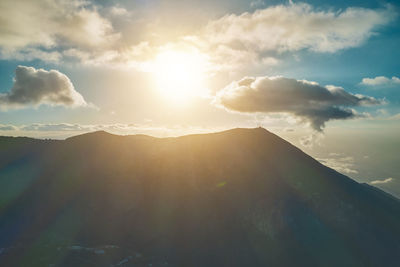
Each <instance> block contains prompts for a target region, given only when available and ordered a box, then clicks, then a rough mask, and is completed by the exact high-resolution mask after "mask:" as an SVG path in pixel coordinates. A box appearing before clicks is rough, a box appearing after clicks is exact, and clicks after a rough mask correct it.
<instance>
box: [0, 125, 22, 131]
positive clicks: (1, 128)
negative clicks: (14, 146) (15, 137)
mask: <svg viewBox="0 0 400 267" xmlns="http://www.w3.org/2000/svg"><path fill="white" fill-rule="evenodd" d="M16 130H18V127H16V126H14V125H5V124H0V131H16Z"/></svg>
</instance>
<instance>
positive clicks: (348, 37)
mask: <svg viewBox="0 0 400 267" xmlns="http://www.w3.org/2000/svg"><path fill="white" fill-rule="evenodd" d="M394 17H395V12H394V10H393V9H392V7H390V6H387V7H386V8H383V9H376V10H372V9H366V8H356V7H350V8H347V9H345V10H342V11H336V12H335V11H332V10H327V11H323V10H320V9H315V8H314V7H312V6H311V5H309V4H305V3H291V4H289V5H278V6H273V7H268V8H265V9H260V10H256V11H255V12H254V13H248V12H245V13H243V14H241V15H235V14H231V15H226V16H224V17H222V18H220V19H218V20H215V21H212V22H210V23H209V24H208V25H207V27H206V35H207V36H208V39H209V40H210V41H211V42H212V43H215V44H225V45H227V46H229V47H235V48H237V49H251V50H258V51H266V50H276V51H297V50H300V49H310V50H313V51H317V52H335V51H338V50H341V49H345V48H351V47H356V46H359V45H361V44H362V43H363V42H364V41H365V40H367V39H368V38H369V37H370V36H371V35H373V34H374V30H375V29H376V28H377V27H379V26H382V25H385V24H388V23H389V22H390V21H391V20H392V19H393V18H394Z"/></svg>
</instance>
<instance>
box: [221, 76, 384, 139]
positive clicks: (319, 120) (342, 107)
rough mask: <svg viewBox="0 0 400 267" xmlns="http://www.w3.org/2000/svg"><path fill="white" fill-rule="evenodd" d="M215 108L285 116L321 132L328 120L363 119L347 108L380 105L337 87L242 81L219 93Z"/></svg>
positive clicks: (284, 81) (283, 80) (268, 79)
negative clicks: (301, 120) (305, 123)
mask: <svg viewBox="0 0 400 267" xmlns="http://www.w3.org/2000/svg"><path fill="white" fill-rule="evenodd" d="M214 102H215V104H217V105H219V106H222V107H224V108H226V109H228V110H231V111H236V112H243V113H258V112H260V113H288V114H291V115H294V116H296V117H299V118H301V119H303V120H306V121H308V122H309V123H310V124H311V127H312V128H313V129H315V130H317V131H322V130H323V128H324V127H325V123H326V122H327V121H329V120H343V119H351V118H356V117H360V116H363V115H361V114H358V113H357V112H356V111H354V110H353V109H350V108H349V107H355V106H368V105H378V104H383V101H381V100H378V99H375V98H373V97H369V96H364V95H358V94H357V95H355V94H351V93H349V92H346V91H345V90H344V89H343V88H341V87H336V86H321V85H319V84H318V83H316V82H310V81H306V80H295V79H290V78H284V77H279V76H278V77H268V76H264V77H256V78H254V77H245V78H243V79H241V80H239V81H234V82H232V83H231V84H229V85H228V86H226V87H225V88H224V89H222V90H220V91H219V92H218V93H217V95H216V97H215V100H214Z"/></svg>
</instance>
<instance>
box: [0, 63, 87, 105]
mask: <svg viewBox="0 0 400 267" xmlns="http://www.w3.org/2000/svg"><path fill="white" fill-rule="evenodd" d="M41 104H48V105H61V106H67V107H77V106H86V105H87V103H86V101H85V100H84V99H83V97H82V95H81V94H79V93H78V92H77V91H75V89H74V86H73V85H72V83H71V81H70V79H69V78H68V77H67V76H66V75H65V74H63V73H61V72H59V71H57V70H50V71H46V70H43V69H35V68H33V67H26V66H18V67H17V69H16V70H15V78H14V85H13V87H12V88H11V90H10V91H9V92H7V93H4V94H0V108H2V109H8V108H23V107H26V106H38V105H41Z"/></svg>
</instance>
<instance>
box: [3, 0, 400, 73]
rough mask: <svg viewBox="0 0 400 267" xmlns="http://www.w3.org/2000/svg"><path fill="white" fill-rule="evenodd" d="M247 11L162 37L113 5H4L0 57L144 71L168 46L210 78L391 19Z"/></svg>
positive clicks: (279, 9)
mask: <svg viewBox="0 0 400 267" xmlns="http://www.w3.org/2000/svg"><path fill="white" fill-rule="evenodd" d="M250 5H251V6H252V8H253V9H254V8H256V7H257V8H261V9H259V10H256V11H254V12H251V13H249V12H245V13H243V14H239V15H236V14H228V15H226V16H223V17H221V18H219V19H215V20H212V21H210V22H209V23H208V24H203V25H200V26H199V25H197V24H196V28H195V29H192V31H191V33H192V35H190V36H187V35H186V34H187V32H188V31H186V32H181V34H179V32H177V33H176V34H174V35H173V37H167V36H168V35H167V36H166V34H165V32H162V27H160V25H159V24H157V23H154V22H150V21H148V18H147V17H146V16H145V17H138V18H135V19H133V16H131V15H132V14H131V11H129V10H126V9H125V8H124V7H122V6H120V5H118V4H117V5H114V6H108V7H106V6H104V5H103V6H101V5H95V4H93V2H91V1H85V0H37V1H30V0H20V1H14V0H3V1H0V21H1V22H5V23H1V26H0V58H2V59H13V58H15V59H18V60H33V59H41V60H44V61H49V62H69V61H79V62H81V63H84V64H88V65H97V66H107V67H118V68H119V67H122V68H124V69H126V68H133V69H137V70H140V71H143V70H145V71H146V69H147V65H148V64H149V62H151V60H152V59H153V58H154V55H155V54H157V53H158V51H161V50H162V49H163V47H166V46H171V45H172V46H175V47H179V46H185V47H191V48H192V49H195V50H198V51H199V52H201V53H204V54H207V55H208V56H209V58H210V69H211V71H212V72H218V71H231V70H237V69H240V68H245V67H246V66H247V65H260V66H262V65H266V66H273V65H276V64H278V63H279V62H280V60H279V58H276V57H277V55H279V52H282V51H298V50H302V49H308V50H312V51H316V52H336V51H338V50H341V49H347V48H351V47H357V46H360V45H362V43H363V42H365V41H366V40H367V39H368V38H369V37H370V36H372V35H374V34H376V31H377V30H378V29H379V27H380V26H383V25H386V24H388V23H389V22H390V21H392V20H393V18H394V17H395V16H396V12H395V10H394V8H392V7H391V6H390V5H387V6H385V7H383V8H380V9H367V8H355V7H350V8H347V9H344V10H338V11H335V10H333V9H317V8H314V7H313V6H311V5H309V4H305V3H291V2H290V3H289V4H287V5H277V6H270V7H265V6H263V2H262V1H259V0H256V1H253V2H250ZM102 14H103V15H102ZM135 14H139V15H140V14H141V13H140V12H138V13H135ZM122 18H125V19H122ZM128 18H129V19H128ZM188 27H189V26H188ZM179 28H181V27H179ZM132 29H134V30H132ZM160 29H161V30H160ZM167 32H168V31H167ZM149 33H151V34H149ZM135 36H137V37H135ZM276 52H278V53H276ZM211 63H212V64H211Z"/></svg>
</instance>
